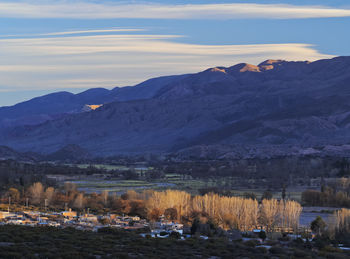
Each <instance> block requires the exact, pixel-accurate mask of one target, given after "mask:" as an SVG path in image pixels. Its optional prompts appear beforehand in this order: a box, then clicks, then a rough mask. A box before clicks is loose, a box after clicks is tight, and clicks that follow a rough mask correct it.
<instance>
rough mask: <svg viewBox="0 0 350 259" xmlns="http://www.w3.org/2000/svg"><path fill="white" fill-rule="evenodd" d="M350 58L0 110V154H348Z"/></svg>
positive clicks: (265, 66)
mask: <svg viewBox="0 0 350 259" xmlns="http://www.w3.org/2000/svg"><path fill="white" fill-rule="evenodd" d="M349 97H350V57H336V58H333V59H325V60H318V61H314V62H308V61H300V62H288V61H284V60H267V61H264V62H262V63H261V64H259V65H257V66H255V65H251V64H245V63H242V64H237V65H234V66H231V67H215V68H210V69H207V70H205V71H202V72H199V73H194V74H185V75H178V76H167V77H160V78H154V79H150V80H147V81H145V82H143V83H141V84H139V85H136V86H132V87H117V88H114V89H112V90H107V89H103V88H95V89H90V90H87V91H85V92H82V93H80V94H71V93H68V92H59V93H53V94H49V95H46V96H42V97H38V98H34V99H32V100H29V101H27V102H23V103H19V104H17V105H14V106H10V107H2V108H0V133H1V134H0V145H6V146H8V147H11V148H13V149H15V150H18V151H21V152H39V153H42V154H48V153H53V152H56V151H58V150H60V149H62V148H64V147H65V146H67V145H78V146H79V147H81V148H82V149H84V150H86V152H89V154H92V155H94V156H109V155H116V154H140V153H167V152H175V153H177V154H179V155H186V156H191V155H198V156H203V155H204V156H205V155H208V154H212V155H215V156H219V157H242V156H243V157H247V156H248V157H249V156H266V157H271V156H275V155H289V154H333V153H334V154H340V155H341V154H347V153H350V145H349V144H350V143H349V142H350V102H349Z"/></svg>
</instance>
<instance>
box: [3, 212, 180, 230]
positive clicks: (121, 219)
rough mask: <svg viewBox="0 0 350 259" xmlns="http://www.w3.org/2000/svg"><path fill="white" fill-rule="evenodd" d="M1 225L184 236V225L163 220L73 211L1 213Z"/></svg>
mask: <svg viewBox="0 0 350 259" xmlns="http://www.w3.org/2000/svg"><path fill="white" fill-rule="evenodd" d="M0 224H2V225H4V224H12V225H25V226H33V227H34V226H52V227H61V228H66V227H73V228H75V229H78V230H87V231H98V229H99V228H104V227H111V228H119V229H129V230H137V229H145V228H147V229H152V230H151V232H152V233H161V232H162V233H164V232H167V233H169V234H170V233H171V232H173V231H176V232H178V233H179V234H183V232H182V231H183V225H182V224H178V223H174V222H171V221H167V220H165V219H164V218H162V219H161V220H160V221H159V222H154V223H149V222H147V220H145V219H141V218H140V217H137V216H135V217H132V216H120V215H116V214H108V215H95V214H90V213H83V214H80V215H79V214H78V213H77V212H76V211H73V210H71V209H69V210H67V211H62V212H38V211H20V212H3V211H0Z"/></svg>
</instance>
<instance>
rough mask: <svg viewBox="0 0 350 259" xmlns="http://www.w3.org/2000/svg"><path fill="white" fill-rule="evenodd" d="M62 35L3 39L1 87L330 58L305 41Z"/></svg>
mask: <svg viewBox="0 0 350 259" xmlns="http://www.w3.org/2000/svg"><path fill="white" fill-rule="evenodd" d="M62 35H65V34H64V33H61V34H60V35H56V36H54V37H42V38H15V39H0V56H1V59H0V78H1V86H0V90H1V89H4V88H5V86H11V87H12V89H17V90H25V89H50V88H51V89H57V88H88V87H96V86H100V87H113V86H117V85H118V86H125V85H133V84H136V83H138V82H140V81H142V80H145V79H148V78H150V77H155V76H162V75H170V74H180V73H190V72H197V71H200V70H202V69H206V68H208V67H213V66H230V65H233V64H236V63H239V62H249V63H253V64H256V63H259V62H261V61H263V60H265V59H268V58H275V59H277V58H282V59H287V60H316V59H320V58H328V57H330V56H328V55H323V54H321V53H319V52H318V51H316V50H315V49H314V48H313V46H312V45H307V44H255V45H199V44H187V43H180V42H174V41H173V39H174V38H176V37H180V36H178V35H148V34H142V35H141V34H128V35H119V34H117V35H116V34H112V35H103V34H102V35H84V36H82V35H71V36H64V37H63V36H62Z"/></svg>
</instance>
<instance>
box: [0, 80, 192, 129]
mask: <svg viewBox="0 0 350 259" xmlns="http://www.w3.org/2000/svg"><path fill="white" fill-rule="evenodd" d="M184 77H186V75H181V76H164V77H159V78H153V79H149V80H147V81H145V82H142V83H140V84H138V85H136V86H133V87H120V88H119V87H116V88H114V89H112V90H108V89H104V88H92V89H89V90H86V91H84V92H82V93H78V94H72V93H69V92H57V93H52V94H48V95H44V96H40V97H36V98H33V99H31V100H29V101H25V102H22V103H19V104H16V105H13V106H8V107H0V128H2V127H13V126H23V125H37V124H40V123H43V122H45V121H49V120H54V119H58V118H62V117H64V116H66V115H67V114H72V113H81V112H84V111H88V110H89V109H86V106H88V105H101V104H106V103H110V102H114V101H130V100H138V99H148V98H152V97H153V96H154V95H155V94H156V93H157V92H158V91H159V90H160V89H161V88H163V87H165V86H166V85H167V83H168V82H175V81H176V80H178V79H181V78H184Z"/></svg>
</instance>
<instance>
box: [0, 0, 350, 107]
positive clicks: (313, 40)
mask: <svg viewBox="0 0 350 259" xmlns="http://www.w3.org/2000/svg"><path fill="white" fill-rule="evenodd" d="M349 17H350V5H349V4H348V3H347V2H346V1H345V0H338V1H330V0H326V1H323V2H322V4H320V3H319V1H316V0H308V1H291V0H263V1H259V2H258V1H253V0H251V1H244V2H243V1H237V0H225V1H221V3H216V2H215V1H211V0H202V1H196V0H191V1H181V0H177V1H168V0H154V1H125V2H119V1H105V0H104V1H98V2H96V1H90V0H80V1H75V0H69V1H63V2H62V1H56V0H55V1H45V0H42V1H30V0H15V1H9V0H0V22H1V24H3V25H6V26H1V27H0V46H1V48H0V55H1V56H2V59H1V60H0V78H1V79H2V80H1V83H0V92H1V95H0V106H8V105H13V104H16V103H18V102H21V101H25V100H28V99H30V98H33V97H35V96H38V95H45V94H48V93H52V92H57V91H62V90H64V91H69V92H73V93H77V92H81V91H84V90H86V89H90V88H95V87H103V88H113V87H116V86H130V85H135V84H137V83H140V82H142V81H144V80H147V79H149V78H154V77H159V76H166V75H176V74H185V73H195V72H198V71H201V70H204V69H206V68H209V67H215V66H229V65H232V64H237V63H241V62H246V63H253V64H256V63H258V62H259V61H260V60H266V59H285V60H294V61H295V60H310V61H314V60H318V59H323V58H330V57H335V56H347V55H349V53H348V49H347V48H348V46H349V43H350V36H349V35H348V34H347V33H346V31H347V28H348V27H349V25H350V19H349ZM257 25H258V26H257Z"/></svg>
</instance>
